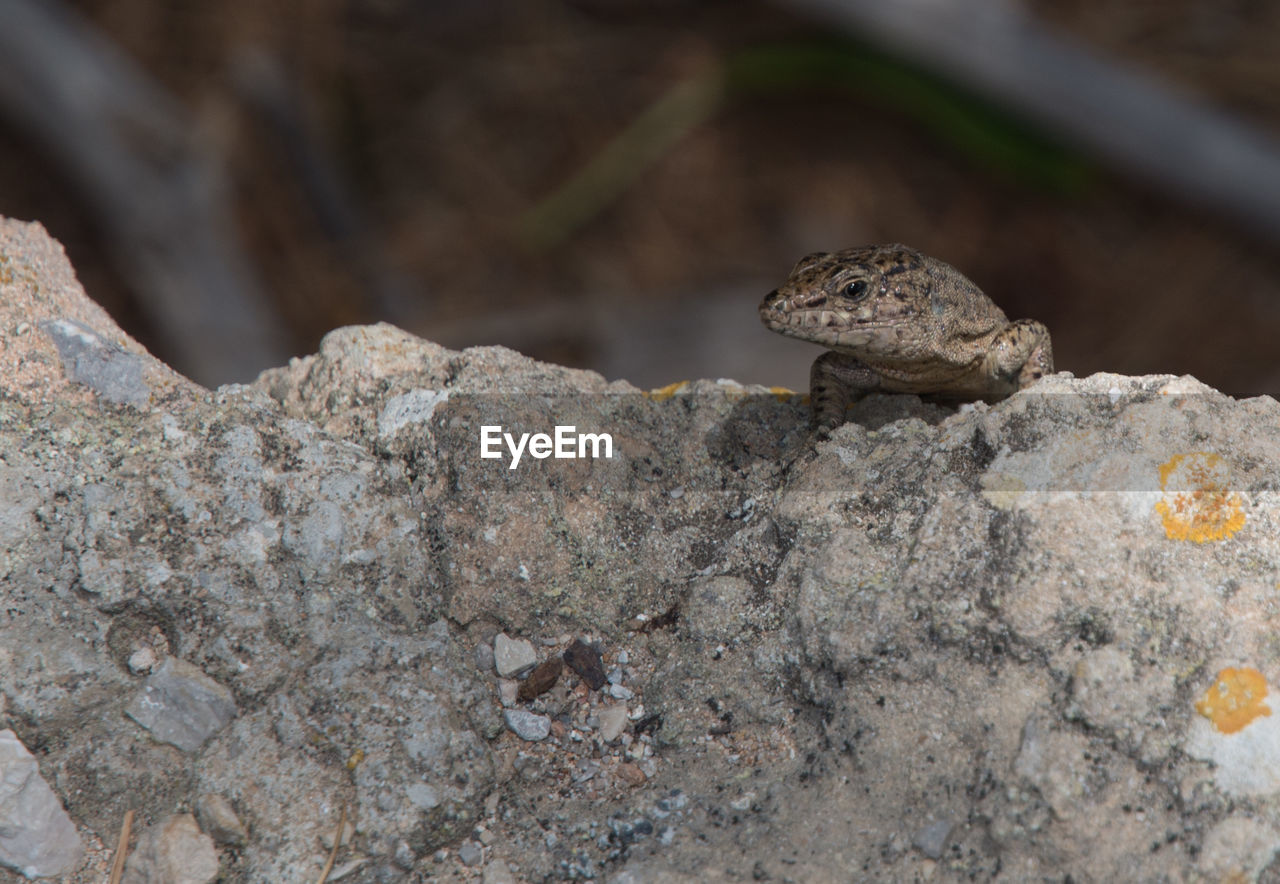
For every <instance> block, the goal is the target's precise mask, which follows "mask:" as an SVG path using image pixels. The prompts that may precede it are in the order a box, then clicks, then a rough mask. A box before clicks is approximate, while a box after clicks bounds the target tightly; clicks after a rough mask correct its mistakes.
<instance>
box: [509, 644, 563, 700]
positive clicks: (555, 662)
mask: <svg viewBox="0 0 1280 884" xmlns="http://www.w3.org/2000/svg"><path fill="white" fill-rule="evenodd" d="M563 668H564V661H563V660H561V659H560V657H559V655H556V656H554V657H548V658H547V659H545V660H543V661H542V662H541V663H539V664H538V665H537V667H536V668H535V669H534V670H533V672H530V673H529V677H528V678H526V679H525V680H524V681H522V682H520V694H519V696H520V699H521V700H525V701H528V700H533V699H535V698H537V697H540V696H542V695H543V694H545V693H546V692H547V691H549V690H551V688H552V687H554V686H555V683H556V680H557V679H558V678H560V670H562V669H563Z"/></svg>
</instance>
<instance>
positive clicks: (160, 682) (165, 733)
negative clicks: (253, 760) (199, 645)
mask: <svg viewBox="0 0 1280 884" xmlns="http://www.w3.org/2000/svg"><path fill="white" fill-rule="evenodd" d="M235 714H236V704H235V701H234V700H233V699H232V697H231V692H230V691H229V690H227V689H226V688H225V687H223V686H222V685H220V684H218V683H217V682H216V681H214V680H213V679H212V678H210V677H209V676H207V675H205V674H204V673H203V672H202V671H200V669H199V667H197V666H193V665H192V664H190V663H188V662H187V661H185V660H179V659H178V658H177V657H169V658H167V659H166V660H165V661H164V663H162V664H160V668H159V669H157V670H156V671H155V672H154V673H152V674H151V675H150V676H148V677H147V680H146V681H145V682H144V683H143V685H142V690H141V691H139V692H138V693H137V694H136V695H135V696H134V698H133V702H132V703H130V704H129V706H128V708H127V709H125V715H128V716H129V717H130V718H132V719H133V720H134V721H136V722H137V723H138V724H140V725H142V726H143V727H144V728H146V729H147V730H148V731H150V732H151V735H152V736H153V737H155V738H156V739H157V740H160V741H161V742H164V743H170V744H172V745H174V746H177V747H178V748H179V749H181V750H183V751H184V752H194V751H196V750H197V749H199V748H200V747H201V746H202V745H204V741H205V740H207V739H209V737H211V736H213V735H214V734H215V733H217V732H218V731H220V730H221V729H222V728H223V727H225V726H226V725H227V723H228V722H229V721H231V719H232V718H234V717H235Z"/></svg>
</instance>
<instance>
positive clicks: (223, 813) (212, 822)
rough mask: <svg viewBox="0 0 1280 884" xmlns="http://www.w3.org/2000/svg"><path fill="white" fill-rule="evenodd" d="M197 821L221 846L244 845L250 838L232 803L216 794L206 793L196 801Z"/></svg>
mask: <svg viewBox="0 0 1280 884" xmlns="http://www.w3.org/2000/svg"><path fill="white" fill-rule="evenodd" d="M196 821H197V822H199V823H200V828H201V829H202V830H204V831H205V832H208V833H209V836H210V837H211V838H213V840H214V841H216V842H218V843H219V844H232V845H235V844H242V843H244V840H245V839H246V838H248V837H249V832H248V831H247V830H246V829H245V827H244V823H242V822H241V821H240V817H239V816H237V815H236V812H235V808H233V807H232V806H231V802H230V801H228V800H227V799H226V798H223V797H222V796H221V795H219V794H217V793H216V792H206V793H205V794H203V795H201V796H200V798H199V799H198V800H197V801H196Z"/></svg>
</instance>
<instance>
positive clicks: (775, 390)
mask: <svg viewBox="0 0 1280 884" xmlns="http://www.w3.org/2000/svg"><path fill="white" fill-rule="evenodd" d="M769 392H770V393H772V394H773V397H774V398H775V399H777V400H778V401H779V402H790V401H791V399H792V397H793V396H795V395H796V391H795V390H788V389H787V388H786V387H770V388H769Z"/></svg>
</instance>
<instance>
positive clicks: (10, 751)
mask: <svg viewBox="0 0 1280 884" xmlns="http://www.w3.org/2000/svg"><path fill="white" fill-rule="evenodd" d="M83 858H84V847H83V846H82V845H81V844H80V836H79V835H77V834H76V827H75V824H74V823H72V822H71V818H70V817H68V816H67V812H66V811H65V810H63V809H62V803H61V802H60V801H58V796H57V795H55V794H53V790H52V789H50V788H49V784H48V783H46V782H45V781H44V778H43V777H41V776H40V770H39V768H38V767H37V766H36V759H35V756H33V755H32V754H31V753H30V752H28V751H27V747H26V746H24V745H22V741H21V740H19V739H18V736H17V734H15V733H14V732H13V731H11V730H0V865H4V866H7V867H9V868H11V869H14V870H15V871H17V872H18V873H20V874H22V875H25V876H26V877H28V878H36V877H44V876H46V875H49V876H52V875H68V874H70V873H71V872H73V871H75V869H76V867H77V866H79V865H80V861H81V860H82V859H83Z"/></svg>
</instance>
